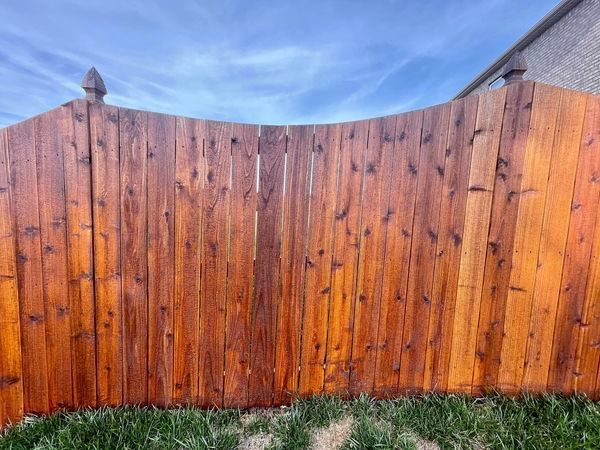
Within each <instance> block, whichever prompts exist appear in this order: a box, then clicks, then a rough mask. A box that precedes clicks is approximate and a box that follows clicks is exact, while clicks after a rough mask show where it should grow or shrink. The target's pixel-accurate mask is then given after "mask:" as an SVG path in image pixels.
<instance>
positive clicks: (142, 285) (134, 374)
mask: <svg viewBox="0 0 600 450" xmlns="http://www.w3.org/2000/svg"><path fill="white" fill-rule="evenodd" d="M147 125H148V117H147V114H146V113H144V112H139V111H133V110H129V109H121V110H120V112H119V143H120V144H119V146H120V158H121V159H120V163H121V275H122V277H121V283H122V289H123V291H122V292H123V354H124V356H123V360H124V365H123V371H124V373H123V383H124V389H123V398H124V401H125V402H127V403H142V404H144V403H146V402H147V401H148V368H147V364H148V363H147V361H148V278H147V273H148V253H147V250H146V246H147V242H148V236H147V231H148V230H147V199H148V192H147V183H146V174H147V165H146V162H147V129H148V128H147Z"/></svg>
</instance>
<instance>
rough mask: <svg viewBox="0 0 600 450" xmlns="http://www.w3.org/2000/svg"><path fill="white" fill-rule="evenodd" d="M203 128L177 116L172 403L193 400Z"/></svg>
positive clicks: (196, 345)
mask: <svg viewBox="0 0 600 450" xmlns="http://www.w3.org/2000/svg"><path fill="white" fill-rule="evenodd" d="M203 130H204V125H203V122H201V121H195V120H191V119H183V118H179V117H178V118H177V124H176V143H177V146H176V149H175V305H174V327H175V333H174V343H173V345H174V348H173V351H174V356H173V358H174V362H173V402H174V403H181V404H187V403H195V402H196V401H197V399H198V370H199V368H198V351H199V347H198V336H199V334H198V333H199V329H200V315H199V314H200V274H201V272H200V269H201V267H200V266H201V264H200V262H201V259H200V258H201V244H202V241H201V236H202V235H201V233H200V230H201V227H202V177H201V171H202V170H203V159H202V152H203V132H204V131H203Z"/></svg>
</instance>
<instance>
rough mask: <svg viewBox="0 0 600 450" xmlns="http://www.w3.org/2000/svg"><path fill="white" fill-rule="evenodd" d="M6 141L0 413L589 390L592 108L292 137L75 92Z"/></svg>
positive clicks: (595, 238)
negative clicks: (364, 395) (328, 396)
mask: <svg viewBox="0 0 600 450" xmlns="http://www.w3.org/2000/svg"><path fill="white" fill-rule="evenodd" d="M0 138H1V139H0V422H5V421H7V420H14V419H18V418H20V417H21V416H22V415H23V414H24V413H29V412H40V413H46V412H49V411H52V410H55V409H57V408H61V407H65V408H75V407H81V406H96V405H103V404H109V405H119V404H122V403H143V404H145V403H150V404H157V405H169V404H177V403H193V404H197V405H201V406H211V405H217V406H226V407H229V406H240V407H248V406H269V405H279V404H282V403H286V402H288V401H289V400H290V399H291V398H292V397H294V396H296V395H301V396H305V395H310V394H313V393H321V392H326V393H336V394H340V395H355V394H357V393H359V392H368V393H371V394H373V395H376V396H380V397H386V396H394V395H402V394H408V393H418V392H424V391H432V390H433V391H439V392H466V393H472V394H474V395H480V394H483V393H485V392H486V390H487V389H496V390H499V391H502V392H505V393H508V394H517V393H519V392H521V391H532V392H545V391H558V392H563V393H567V394H570V393H573V392H575V391H577V392H581V393H585V394H588V395H590V396H593V397H598V395H599V390H600V380H599V376H598V365H599V360H600V220H599V219H598V218H597V216H598V213H599V208H598V206H599V199H600V196H599V194H600V97H595V96H592V95H586V94H582V93H578V92H574V91H569V90H564V89H559V88H556V87H550V86H546V85H542V84H534V83H531V82H515V83H512V84H510V85H509V86H507V87H504V88H501V89H498V90H494V91H491V92H488V93H485V94H482V95H480V96H471V97H467V98H464V99H461V100H457V101H454V102H452V103H448V104H444V105H439V106H434V107H431V108H427V109H424V110H420V111H415V112H410V113H405V114H399V115H395V116H389V117H383V118H377V119H371V120H364V121H358V122H351V123H343V124H333V125H316V126H313V125H310V126H289V127H287V128H286V127H284V126H261V127H259V126H257V125H241V124H232V123H226V122H214V121H206V120H193V119H187V118H182V117H174V116H167V115H161V114H155V113H147V112H143V111H134V110H130V109H125V108H117V107H114V106H106V105H104V104H101V103H97V102H88V101H86V100H75V101H73V102H70V103H68V104H66V105H63V106H61V107H60V108H57V109H55V110H53V111H50V112H47V113H44V114H42V115H40V116H37V117H35V118H33V119H30V120H27V121H25V122H22V123H19V124H16V125H13V126H11V127H8V128H6V129H3V130H0Z"/></svg>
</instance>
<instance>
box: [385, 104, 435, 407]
mask: <svg viewBox="0 0 600 450" xmlns="http://www.w3.org/2000/svg"><path fill="white" fill-rule="evenodd" d="M422 124H423V112H422V111H416V112H411V113H407V114H400V115H399V116H397V118H396V133H395V141H394V150H393V152H392V161H391V164H392V169H391V174H392V175H391V176H390V195H389V201H388V209H387V211H386V213H387V216H386V220H387V234H386V240H385V246H386V249H385V260H384V262H383V264H382V266H383V282H382V287H381V305H380V314H379V326H378V334H377V355H376V361H375V385H374V394H375V395H376V396H378V397H388V396H392V395H394V394H395V393H396V392H397V389H398V375H399V373H400V354H401V345H402V326H403V324H404V308H405V305H406V302H405V299H406V285H407V280H408V266H409V260H410V244H411V239H412V238H411V230H412V222H413V215H414V208H415V198H416V189H417V173H418V170H419V169H418V166H419V150H420V144H421V128H422Z"/></svg>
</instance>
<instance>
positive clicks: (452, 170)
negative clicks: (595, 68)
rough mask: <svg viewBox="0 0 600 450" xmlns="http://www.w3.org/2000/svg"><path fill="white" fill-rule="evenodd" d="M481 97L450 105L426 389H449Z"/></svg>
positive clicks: (425, 380) (430, 316) (425, 378)
mask: <svg viewBox="0 0 600 450" xmlns="http://www.w3.org/2000/svg"><path fill="white" fill-rule="evenodd" d="M478 100H479V99H478V97H477V96H469V97H466V98H464V99H461V100H458V101H456V102H452V105H451V110H450V121H449V127H448V142H447V145H446V153H445V158H446V160H445V163H444V183H443V186H442V194H441V195H442V199H441V205H440V219H439V225H438V239H437V247H436V259H435V269H434V276H433V289H432V298H434V299H436V302H434V304H433V305H432V309H431V313H430V315H429V333H428V334H429V337H428V339H427V353H426V355H425V374H424V382H423V390H424V391H430V390H434V391H441V392H443V391H445V390H446V389H447V386H448V364H449V361H450V350H451V345H452V323H453V318H454V307H455V302H456V291H457V289H458V285H457V284H458V268H459V264H460V257H461V249H462V236H463V228H464V222H465V207H466V202H467V192H468V187H469V186H468V182H469V170H470V164H471V152H472V150H473V132H474V131H475V120H476V118H477V104H478Z"/></svg>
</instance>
